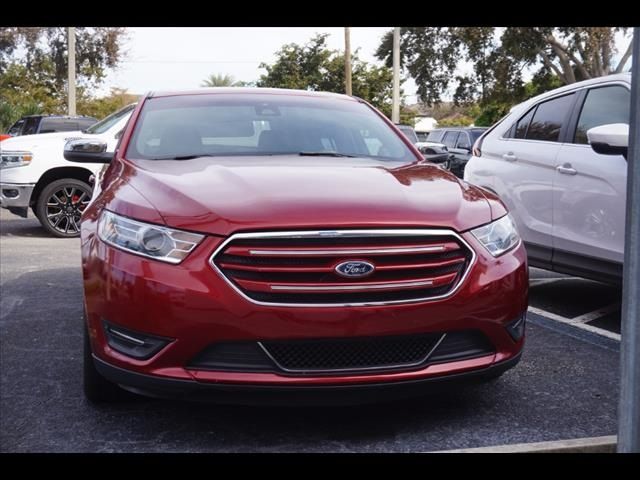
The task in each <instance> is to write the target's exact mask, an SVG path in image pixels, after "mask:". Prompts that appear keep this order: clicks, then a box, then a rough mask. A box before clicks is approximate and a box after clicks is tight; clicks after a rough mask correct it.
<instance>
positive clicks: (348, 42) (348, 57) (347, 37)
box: [344, 27, 353, 96]
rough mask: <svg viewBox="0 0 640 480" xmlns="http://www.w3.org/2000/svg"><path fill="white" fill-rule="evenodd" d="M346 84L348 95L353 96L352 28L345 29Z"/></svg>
mask: <svg viewBox="0 0 640 480" xmlns="http://www.w3.org/2000/svg"><path fill="white" fill-rule="evenodd" d="M344 83H345V92H346V93H347V95H349V96H351V95H352V93H353V92H352V90H351V28H349V27H344Z"/></svg>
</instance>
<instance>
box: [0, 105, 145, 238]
mask: <svg viewBox="0 0 640 480" xmlns="http://www.w3.org/2000/svg"><path fill="white" fill-rule="evenodd" d="M134 107H135V105H128V106H126V107H124V108H123V109H121V110H119V111H117V112H115V113H113V114H111V115H109V116H108V117H106V118H105V119H103V120H102V121H100V122H98V123H96V124H94V125H92V126H91V127H89V128H88V129H86V130H83V131H76V132H56V133H43V134H38V135H25V136H19V137H13V138H9V139H7V140H3V141H2V142H0V207H2V208H6V209H8V210H9V211H11V212H12V213H14V214H16V215H20V216H22V217H26V216H27V212H28V209H29V207H31V209H32V210H33V213H34V214H35V215H36V217H38V220H39V221H40V224H41V225H42V226H43V227H44V228H45V230H47V231H48V232H49V233H51V234H53V235H55V236H57V237H75V236H78V235H79V234H80V227H79V226H80V214H81V213H82V211H83V210H84V208H85V207H86V206H87V204H88V203H89V200H90V199H91V190H92V187H91V186H90V178H91V176H92V175H96V174H97V173H98V172H99V171H100V170H101V169H102V168H103V166H104V165H103V164H100V163H95V164H94V163H88V164H84V165H82V166H79V165H78V164H77V163H71V162H68V161H67V160H65V159H64V156H63V150H64V145H65V143H66V141H67V140H69V139H71V138H97V139H101V140H103V141H104V142H106V143H107V147H108V148H109V149H110V150H109V151H113V150H114V149H115V147H116V144H117V143H118V140H119V138H120V134H121V133H122V131H123V130H124V127H125V125H126V124H127V121H128V120H129V117H130V116H131V112H132V111H133V109H134Z"/></svg>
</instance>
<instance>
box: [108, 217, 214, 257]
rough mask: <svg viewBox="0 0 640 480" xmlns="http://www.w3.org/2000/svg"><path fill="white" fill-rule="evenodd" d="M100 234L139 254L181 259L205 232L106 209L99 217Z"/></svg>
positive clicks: (121, 247) (119, 246)
mask: <svg viewBox="0 0 640 480" xmlns="http://www.w3.org/2000/svg"><path fill="white" fill-rule="evenodd" d="M98 237H100V239H101V240H102V241H103V242H105V243H108V244H109V245H113V246H114V247H117V248H120V249H122V250H126V251H127V252H131V253H135V254H136V255H142V256H144V257H149V258H154V259H156V260H162V261H163V262H169V263H180V262H181V261H182V260H184V259H185V258H186V256H187V255H189V253H190V252H191V251H192V250H193V249H194V248H196V245H198V243H200V241H201V240H202V239H203V238H204V235H198V234H195V233H189V232H183V231H181V230H173V229H171V228H166V227H161V226H158V225H152V224H149V223H143V222H138V221H136V220H131V219H129V218H126V217H121V216H120V215H116V214H115V213H112V212H109V211H107V210H105V211H103V212H102V215H101V216H100V220H99V221H98Z"/></svg>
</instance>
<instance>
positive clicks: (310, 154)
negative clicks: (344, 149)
mask: <svg viewBox="0 0 640 480" xmlns="http://www.w3.org/2000/svg"><path fill="white" fill-rule="evenodd" d="M298 155H300V156H301V157H348V158H356V156H355V155H347V154H346V153H338V152H298Z"/></svg>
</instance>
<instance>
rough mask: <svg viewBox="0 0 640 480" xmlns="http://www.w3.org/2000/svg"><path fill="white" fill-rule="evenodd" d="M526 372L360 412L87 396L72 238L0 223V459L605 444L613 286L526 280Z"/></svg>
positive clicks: (610, 411)
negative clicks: (580, 441) (8, 455)
mask: <svg viewBox="0 0 640 480" xmlns="http://www.w3.org/2000/svg"><path fill="white" fill-rule="evenodd" d="M531 277H532V280H531V286H532V288H531V298H530V303H531V309H530V315H529V322H528V326H527V344H526V347H525V351H524V354H523V358H522V361H521V362H520V364H519V365H518V366H517V367H515V368H514V369H512V370H510V371H509V372H507V373H506V374H505V375H504V376H503V377H502V378H501V379H499V380H498V381H496V382H495V383H492V384H485V385H476V386H469V387H465V388H457V389H454V390H451V391H445V392H440V393H437V394H433V395H429V396H426V397H421V398H416V399H411V400H401V401H394V402H391V403H385V404H378V405H368V406H365V407H325V408H318V407H313V408H312V407H304V408H302V407H300V408H281V407H280V408H276V407H232V406H219V405H208V404H185V403H179V402H172V401H163V400H147V399H142V398H141V399H137V400H134V401H131V402H128V403H123V404H117V405H113V406H100V407H96V406H93V405H91V404H89V403H87V402H86V400H85V399H84V397H83V395H82V385H81V377H82V365H81V360H82V355H81V351H82V333H81V332H82V331H81V327H82V325H81V321H82V319H81V309H82V307H81V305H82V303H81V302H82V285H81V273H80V258H79V240H78V239H53V238H50V237H48V236H47V235H46V234H45V232H44V231H43V230H42V229H41V228H40V227H39V225H38V223H37V221H36V220H35V219H34V218H33V217H30V218H29V219H27V220H24V219H20V218H18V217H15V216H13V215H11V214H9V213H8V212H6V211H5V210H1V213H0V289H1V298H0V374H1V377H0V451H2V452H174V451H180V452H230V451H234V452H421V451H438V450H450V449H457V448H472V447H481V446H491V445H503V444H510V443H525V442H540V441H547V440H560V439H570V438H579V437H596V436H603V435H613V434H615V432H616V428H617V425H616V411H617V391H618V369H619V352H618V341H617V338H618V333H619V329H620V322H619V315H620V314H619V310H620V288H618V287H612V286H608V285H604V284H599V283H597V282H591V281H587V280H582V279H576V278H572V277H564V276H561V275H555V274H551V273H548V272H543V271H540V270H535V269H532V271H531Z"/></svg>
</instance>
